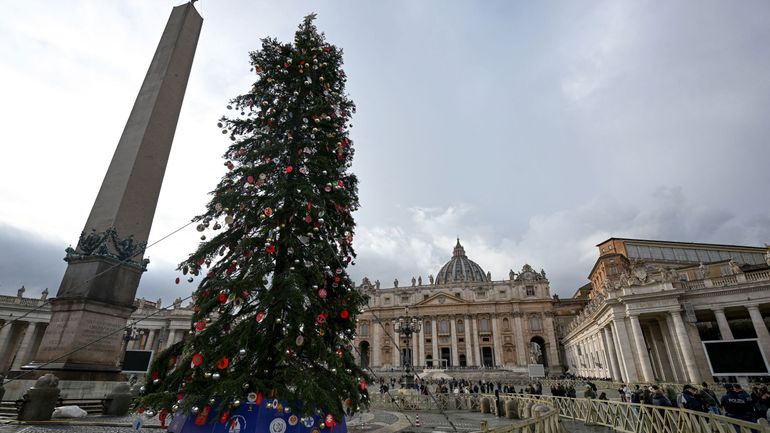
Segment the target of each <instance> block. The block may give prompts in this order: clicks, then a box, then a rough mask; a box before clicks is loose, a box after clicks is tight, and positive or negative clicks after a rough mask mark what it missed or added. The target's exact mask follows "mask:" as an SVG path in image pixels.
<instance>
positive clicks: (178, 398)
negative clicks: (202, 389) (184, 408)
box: [176, 392, 184, 402]
mask: <svg viewBox="0 0 770 433" xmlns="http://www.w3.org/2000/svg"><path fill="white" fill-rule="evenodd" d="M182 400H184V394H182V393H181V392H180V393H179V394H177V395H176V401H177V402H180V401H182Z"/></svg>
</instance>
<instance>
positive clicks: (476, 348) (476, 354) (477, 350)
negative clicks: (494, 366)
mask: <svg viewBox="0 0 770 433" xmlns="http://www.w3.org/2000/svg"><path fill="white" fill-rule="evenodd" d="M471 331H472V332H471V337H472V338H473V358H474V359H475V360H476V365H477V366H479V367H481V366H482V361H481V360H482V358H481V344H479V318H478V316H473V329H472V330H471Z"/></svg>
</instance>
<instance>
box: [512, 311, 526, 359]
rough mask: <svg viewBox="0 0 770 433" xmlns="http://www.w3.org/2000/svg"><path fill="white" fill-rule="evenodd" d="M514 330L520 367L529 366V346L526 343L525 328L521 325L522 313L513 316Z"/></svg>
mask: <svg viewBox="0 0 770 433" xmlns="http://www.w3.org/2000/svg"><path fill="white" fill-rule="evenodd" d="M513 330H514V333H515V334H516V356H517V358H518V361H519V366H522V367H523V366H525V365H527V346H526V344H525V343H524V328H523V326H522V323H521V313H514V315H513Z"/></svg>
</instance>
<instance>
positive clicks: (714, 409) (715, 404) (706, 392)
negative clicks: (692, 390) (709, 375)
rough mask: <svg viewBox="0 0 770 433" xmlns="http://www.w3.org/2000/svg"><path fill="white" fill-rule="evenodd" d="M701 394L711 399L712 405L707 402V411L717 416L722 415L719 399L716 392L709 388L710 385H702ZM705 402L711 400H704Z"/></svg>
mask: <svg viewBox="0 0 770 433" xmlns="http://www.w3.org/2000/svg"><path fill="white" fill-rule="evenodd" d="M700 392H701V393H702V394H704V395H708V396H709V397H711V401H713V403H711V402H710V401H707V405H706V410H708V411H709V412H711V413H713V414H715V415H721V413H722V411H721V410H719V399H718V398H717V394H716V393H715V392H714V390H713V389H711V388H709V384H708V383H706V382H703V383H701V389H700ZM704 400H709V399H706V398H704Z"/></svg>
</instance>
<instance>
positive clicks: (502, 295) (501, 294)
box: [499, 290, 505, 298]
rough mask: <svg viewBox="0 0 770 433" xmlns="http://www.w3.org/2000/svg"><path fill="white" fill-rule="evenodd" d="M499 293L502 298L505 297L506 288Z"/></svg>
mask: <svg viewBox="0 0 770 433" xmlns="http://www.w3.org/2000/svg"><path fill="white" fill-rule="evenodd" d="M499 294H500V297H501V298H505V290H500V292H499Z"/></svg>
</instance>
